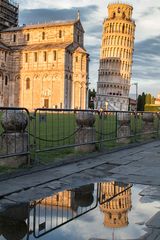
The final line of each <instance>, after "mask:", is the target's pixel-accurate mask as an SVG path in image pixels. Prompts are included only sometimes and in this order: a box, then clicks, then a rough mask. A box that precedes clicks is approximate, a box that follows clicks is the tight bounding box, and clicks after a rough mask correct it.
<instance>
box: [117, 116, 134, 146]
mask: <svg viewBox="0 0 160 240" xmlns="http://www.w3.org/2000/svg"><path fill="white" fill-rule="evenodd" d="M117 121H118V129H117V138H118V139H117V143H130V139H129V137H130V136H131V127H130V124H131V119H130V114H128V113H118V116H117Z"/></svg>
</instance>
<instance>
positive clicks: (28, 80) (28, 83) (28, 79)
mask: <svg viewBox="0 0 160 240" xmlns="http://www.w3.org/2000/svg"><path fill="white" fill-rule="evenodd" d="M30 85H31V81H30V78H27V79H26V89H30Z"/></svg>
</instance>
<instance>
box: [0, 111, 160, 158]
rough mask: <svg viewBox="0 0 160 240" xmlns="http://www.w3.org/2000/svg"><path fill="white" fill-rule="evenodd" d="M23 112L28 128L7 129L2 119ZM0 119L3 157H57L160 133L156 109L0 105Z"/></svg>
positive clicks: (155, 136) (0, 147)
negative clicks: (127, 109) (56, 107)
mask: <svg viewBox="0 0 160 240" xmlns="http://www.w3.org/2000/svg"><path fill="white" fill-rule="evenodd" d="M11 113H12V114H11ZM18 113H20V115H18ZM21 113H23V117H24V116H25V121H27V123H28V125H27V126H26V128H25V131H23V127H22V130H21V131H19V130H18V132H16V131H15V129H14V127H13V126H12V128H11V129H8V130H5V128H4V126H3V125H4V123H2V122H8V120H9V121H10V122H12V121H14V119H16V121H19V120H18V116H19V117H20V116H21ZM11 115H12V121H11V119H10V118H11ZM23 117H22V119H21V120H22V122H23V120H24V119H23ZM79 117H80V119H79ZM4 118H5V119H4ZM2 119H4V121H2ZM0 122H1V126H0V159H3V158H8V157H13V156H20V155H31V158H32V159H33V162H39V161H43V160H46V159H49V160H53V159H54V157H55V156H60V157H61V156H62V155H63V156H66V155H67V154H74V153H75V150H76V152H78V151H79V152H80V153H81V148H80V147H83V146H89V145H90V146H95V149H94V150H96V149H97V150H101V149H110V148H112V147H117V146H122V145H124V144H125V145H126V144H129V143H132V142H139V141H141V142H142V141H145V140H149V139H152V138H159V136H160V113H153V112H127V111H126V112H122V111H97V110H75V109H46V108H39V109H36V110H35V111H34V112H33V113H29V111H28V110H27V109H25V108H0ZM9 124H10V125H14V124H11V123H9ZM16 124H17V123H16ZM20 125H21V124H20ZM7 131H8V132H7ZM22 133H23V134H22ZM25 134H26V135H27V134H28V137H27V136H26V135H25ZM19 136H21V138H22V140H21V141H20V138H19ZM26 139H27V140H26ZM26 141H28V143H27V147H26ZM53 151H54V154H53ZM59 153H60V155H59ZM47 161H48V160H47ZM0 162H1V161H0Z"/></svg>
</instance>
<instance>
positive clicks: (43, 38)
mask: <svg viewBox="0 0 160 240" xmlns="http://www.w3.org/2000/svg"><path fill="white" fill-rule="evenodd" d="M45 38H46V34H45V32H42V40H45Z"/></svg>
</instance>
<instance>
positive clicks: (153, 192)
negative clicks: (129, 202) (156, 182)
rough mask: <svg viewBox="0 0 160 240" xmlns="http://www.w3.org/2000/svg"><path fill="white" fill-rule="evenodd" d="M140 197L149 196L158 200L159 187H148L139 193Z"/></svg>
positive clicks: (159, 198)
mask: <svg viewBox="0 0 160 240" xmlns="http://www.w3.org/2000/svg"><path fill="white" fill-rule="evenodd" d="M139 195H140V196H149V197H152V198H154V199H158V200H160V186H148V187H146V188H145V189H143V191H141V192H140V193H139Z"/></svg>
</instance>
